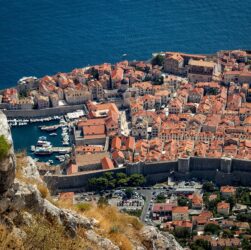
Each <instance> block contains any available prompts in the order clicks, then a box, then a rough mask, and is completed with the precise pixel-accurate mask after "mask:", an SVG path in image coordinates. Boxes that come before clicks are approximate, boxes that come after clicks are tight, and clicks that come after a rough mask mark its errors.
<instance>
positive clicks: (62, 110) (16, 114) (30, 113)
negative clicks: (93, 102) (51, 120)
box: [2, 104, 85, 119]
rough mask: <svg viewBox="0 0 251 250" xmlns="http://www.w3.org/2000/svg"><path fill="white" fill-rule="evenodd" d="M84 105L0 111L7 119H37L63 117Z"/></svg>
mask: <svg viewBox="0 0 251 250" xmlns="http://www.w3.org/2000/svg"><path fill="white" fill-rule="evenodd" d="M84 107H85V105H84V104H79V105H70V106H60V107H51V108H46V109H30V110H2V111H3V112H4V114H5V115H6V116H7V117H8V118H13V119H14V118H39V117H48V116H54V115H64V114H66V113H69V112H73V111H76V110H78V109H83V108H84Z"/></svg>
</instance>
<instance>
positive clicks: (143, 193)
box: [137, 189, 153, 221]
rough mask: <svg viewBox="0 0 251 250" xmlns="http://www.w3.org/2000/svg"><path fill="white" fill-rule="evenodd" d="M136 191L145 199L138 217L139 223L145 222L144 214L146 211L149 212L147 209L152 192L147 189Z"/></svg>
mask: <svg viewBox="0 0 251 250" xmlns="http://www.w3.org/2000/svg"><path fill="white" fill-rule="evenodd" d="M137 191H138V192H139V193H140V194H142V195H144V197H145V204H144V207H143V210H142V213H141V216H140V220H141V221H145V219H146V213H147V211H148V210H149V207H150V201H151V199H152V192H153V190H148V189H145V190H144V189H142V190H137Z"/></svg>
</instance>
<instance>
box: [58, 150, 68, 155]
mask: <svg viewBox="0 0 251 250" xmlns="http://www.w3.org/2000/svg"><path fill="white" fill-rule="evenodd" d="M58 153H59V154H61V155H65V154H67V153H68V150H66V149H60V150H59V151H58Z"/></svg>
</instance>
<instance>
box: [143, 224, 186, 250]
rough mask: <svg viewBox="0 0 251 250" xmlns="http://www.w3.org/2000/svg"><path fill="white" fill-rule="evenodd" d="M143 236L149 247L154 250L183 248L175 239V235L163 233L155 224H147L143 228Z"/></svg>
mask: <svg viewBox="0 0 251 250" xmlns="http://www.w3.org/2000/svg"><path fill="white" fill-rule="evenodd" d="M140 235H141V237H142V238H143V241H144V245H145V246H146V247H147V249H153V250H182V249H183V248H182V247H181V246H180V245H179V243H178V242H177V241H176V240H175V238H174V236H173V235H171V234H168V233H163V232H160V231H159V230H157V229H156V228H155V227H153V226H145V227H143V228H142V229H141V232H140Z"/></svg>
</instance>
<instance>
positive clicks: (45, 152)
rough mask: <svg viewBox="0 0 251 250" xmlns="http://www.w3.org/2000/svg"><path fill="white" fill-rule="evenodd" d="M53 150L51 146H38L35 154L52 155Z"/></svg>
mask: <svg viewBox="0 0 251 250" xmlns="http://www.w3.org/2000/svg"><path fill="white" fill-rule="evenodd" d="M52 153H53V152H52V150H51V149H50V148H43V147H42V148H36V150H35V152H34V154H35V155H51V154H52Z"/></svg>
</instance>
